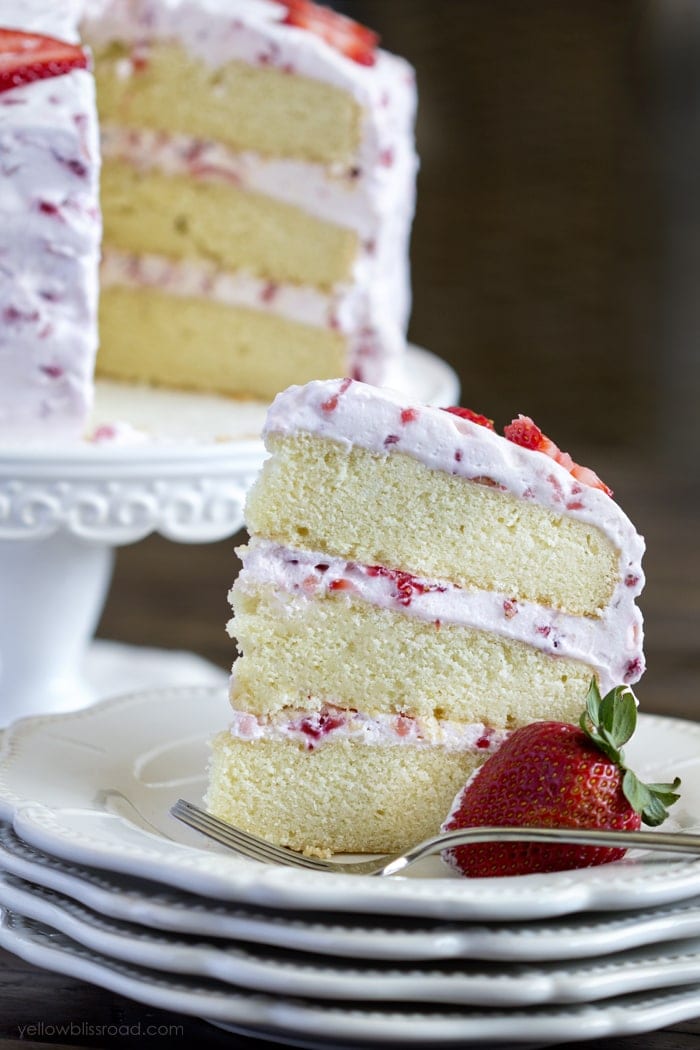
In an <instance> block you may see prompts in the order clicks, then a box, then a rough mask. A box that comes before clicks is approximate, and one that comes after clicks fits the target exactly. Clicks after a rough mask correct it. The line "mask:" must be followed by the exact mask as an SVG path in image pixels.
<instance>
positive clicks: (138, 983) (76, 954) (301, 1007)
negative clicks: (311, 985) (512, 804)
mask: <svg viewBox="0 0 700 1050" xmlns="http://www.w3.org/2000/svg"><path fill="white" fill-rule="evenodd" d="M13 917H14V918H15V919H17V918H19V920H20V925H21V924H22V918H23V917H22V916H21V914H20V913H17V912H15V911H13V910H12V909H8V908H5V907H4V906H0V945H2V946H3V947H5V948H6V949H7V950H8V951H12V952H14V954H16V955H19V956H20V957H21V958H24V959H25V960H26V961H28V962H31V963H34V964H35V965H38V966H42V967H44V968H48V969H50V970H53V971H54V972H61V973H66V974H70V975H71V976H74V977H77V978H78V979H80V980H87V981H90V982H91V983H93V984H97V985H98V986H101V987H104V988H109V989H111V990H112V991H116V992H117V993H118V994H121V995H126V996H128V997H130V998H132V999H136V1001H140V1002H145V1003H148V1004H149V1005H152V1006H157V1007H160V1008H162V1009H176V1010H177V1012H178V1013H183V1014H186V1015H189V1016H197V1017H202V1018H207V1019H210V1018H211V1019H219V1020H228V1021H229V1022H232V1023H236V1022H239V1023H250V1024H252V1025H253V1027H254V1028H255V1029H259V1030H260V1031H261V1032H262V1031H263V1030H265V1031H268V1032H270V1034H271V1035H272V1034H274V1033H275V1032H276V1031H280V1032H284V1031H287V1032H289V1033H290V1034H291V1033H295V1034H296V1035H298V1036H300V1037H301V1038H302V1039H303V1037H304V1036H307V1037H311V1038H313V1036H314V1034H316V1035H320V1036H323V1035H324V1034H325V1035H327V1032H328V1026H329V1023H331V1024H333V1031H334V1032H336V1034H337V1035H338V1036H340V1035H341V1033H342V1036H343V1037H345V1038H346V1039H347V1041H348V1043H350V1042H353V1043H356V1044H357V1045H365V1044H368V1043H371V1042H375V1043H376V1042H380V1043H381V1042H383V1041H384V1040H392V1041H394V1040H397V1039H400V1040H401V1041H402V1042H403V1044H404V1045H406V1046H412V1045H413V1046H416V1047H417V1046H420V1045H425V1040H426V1038H429V1039H430V1041H431V1043H433V1044H439V1043H443V1044H444V1045H453V1046H454V1045H455V1043H457V1042H459V1043H460V1044H461V1045H469V1044H470V1043H471V1044H472V1045H488V1044H489V1043H492V1042H495V1041H496V1040H503V1039H505V1038H510V1039H513V1038H515V1039H518V1037H519V1035H522V1034H523V1032H524V1027H525V1026H524V1022H525V1021H526V1022H527V1040H528V1042H529V1043H532V1041H533V1040H534V1041H536V1042H543V1041H544V1042H550V1043H557V1042H560V1041H561V1039H563V1038H565V1039H568V1040H570V1039H572V1038H574V1039H576V1038H578V1036H577V1034H576V1033H579V1035H580V1038H581V1039H591V1038H601V1037H604V1036H612V1035H634V1034H641V1033H643V1032H648V1031H651V1030H653V1029H655V1028H661V1027H665V1026H667V1025H669V1024H673V1023H677V1022H680V1021H683V1020H688V1019H689V1018H691V1017H694V1016H696V1015H697V1013H698V1011H699V1010H700V983H696V984H693V985H688V986H686V987H684V988H683V989H681V990H679V989H677V988H670V989H653V990H651V991H649V992H647V993H644V992H641V993H634V994H632V995H623V996H621V997H613V998H612V999H609V1000H606V1001H603V1002H596V1003H582V1004H561V1005H550V1006H535V1007H532V1008H528V1007H514V1008H513V1009H508V1010H498V1009H490V1010H489V1009H484V1008H482V1009H479V1008H478V1007H477V1008H473V1007H464V1008H462V1010H460V1008H458V1007H455V1006H449V1005H448V1006H446V1007H445V1010H444V1016H442V1017H439V1016H436V1010H435V1008H431V1014H430V1015H427V1014H425V1013H423V1014H422V1015H421V1014H418V1015H417V1016H416V1014H415V1013H413V1015H412V1016H411V1012H410V1011H409V1012H406V1011H400V1010H393V1011H389V1010H381V1009H380V1008H379V1005H378V1004H373V1005H372V1006H371V1007H370V1008H369V1009H368V1010H364V1009H361V1008H358V1007H357V1006H356V1005H353V1004H352V1003H349V1004H347V1005H345V1004H341V1003H336V1002H333V1001H328V1002H324V1003H320V1004H319V1003H313V1002H309V1001H308V1000H304V999H301V1000H297V1001H295V999H294V998H293V997H286V996H285V997H280V996H269V995H267V994H266V993H264V992H246V991H243V992H242V994H241V992H240V990H238V989H236V988H231V989H230V990H229V989H227V990H226V992H224V993H223V994H220V995H219V996H218V997H214V996H213V995H212V996H211V1001H210V1002H209V1003H206V1002H203V995H202V992H204V993H205V994H206V993H207V992H210V990H209V989H199V990H197V989H196V988H194V989H193V988H191V987H187V985H185V986H184V987H183V985H182V975H176V978H175V979H174V980H173V979H172V976H173V975H168V974H164V973H163V972H162V971H158V970H155V969H151V968H147V967H136V968H134V966H133V964H124V963H121V962H118V961H117V960H112V959H110V958H109V957H106V956H104V955H103V954H102V953H99V952H95V951H91V950H87V949H83V948H82V946H80V945H77V947H76V948H73V947H72V946H71V945H69V946H66V945H65V944H61V941H65V940H68V941H70V938H66V937H65V935H64V934H60V933H59V934H58V940H57V939H55V938H54V939H53V942H49V943H48V944H47V943H43V944H42V943H39V938H40V937H43V938H44V940H45V941H47V940H48V937H49V935H50V933H51V927H50V926H48V925H47V924H45V923H41V924H39V925H40V926H44V927H45V929H46V930H47V931H49V932H48V933H44V932H40V933H39V934H35V936H34V938H32V939H31V940H30V939H29V937H28V936H27V935H26V934H25V937H24V938H22V937H21V936H20V935H19V934H18V933H17V932H16V923H15V927H14V928H12V926H11V925H8V919H9V920H10V922H11V920H12V918H13ZM29 921H30V922H31V921H32V920H29ZM59 945H61V946H59ZM134 969H136V973H134ZM177 976H179V977H180V982H179V987H178V981H177ZM173 991H174V992H176V994H177V1005H176V1006H175V1005H174V1003H173V1002H172V1001H170V1002H168V1001H167V999H168V997H169V996H170V995H172V992H173ZM210 994H211V993H210ZM213 1006H215V1007H216V1009H211V1007H213ZM233 1008H235V1010H236V1015H235V1016H232V1010H233ZM241 1011H242V1012H244V1013H246V1014H247V1021H242V1020H241V1017H240V1012H241ZM464 1011H469V1014H471V1016H469V1014H465V1013H464ZM225 1014H228V1015H229V1016H228V1018H226V1017H225V1016H224V1015H225ZM576 1019H581V1020H582V1019H585V1024H583V1023H582V1024H580V1025H579V1026H578V1027H577V1028H575V1030H574V1031H573V1034H572V1026H571V1023H572V1021H575V1020H576ZM391 1026H395V1030H394V1031H391V1030H390V1031H389V1032H387V1031H386V1029H387V1028H391ZM467 1027H470V1028H471V1029H472V1030H471V1031H467V1030H466V1029H467ZM476 1040H479V1042H478V1043H476ZM302 1045H303V1044H302ZM334 1045H338V1044H334ZM342 1045H345V1044H342Z"/></svg>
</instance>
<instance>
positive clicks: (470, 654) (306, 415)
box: [206, 379, 644, 853]
mask: <svg viewBox="0 0 700 1050" xmlns="http://www.w3.org/2000/svg"><path fill="white" fill-rule="evenodd" d="M506 433H507V434H508V435H509V437H508V438H507V437H501V436H500V435H498V434H496V433H495V432H494V430H493V429H491V424H490V421H488V420H486V419H484V417H480V416H476V415H474V413H471V412H469V411H468V410H450V411H445V410H442V409H437V408H429V407H426V406H417V405H411V404H406V403H405V401H404V400H403V399H402V397H401V396H400V395H398V394H394V393H392V392H390V391H387V390H378V389H375V388H373V387H370V386H368V385H366V384H363V383H358V382H353V381H351V380H349V379H345V380H342V381H341V380H333V381H329V382H312V383H309V384H307V385H305V386H301V387H299V386H297V387H292V388H290V389H289V390H287V391H285V392H284V393H283V394H280V395H279V396H278V397H277V398H276V400H275V402H274V403H273V405H272V407H271V408H270V410H269V413H268V418H267V423H266V427H265V441H266V445H267V448H268V450H269V452H270V458H269V459H268V460H267V461H266V463H265V465H264V467H263V469H262V472H261V474H260V476H259V478H258V480H257V482H256V484H255V485H254V487H253V489H252V491H251V492H250V495H249V498H248V503H247V509H246V519H247V524H248V528H249V532H250V542H249V544H248V546H247V547H246V548H243V549H242V551H241V552H240V553H241V557H242V560H243V569H242V572H241V573H240V575H239V577H238V579H237V580H236V582H235V584H234V586H233V589H232V591H231V601H232V606H233V609H234V619H233V621H232V622H231V624H230V626H229V631H230V633H231V634H232V636H235V638H236V639H237V642H238V647H239V650H240V652H241V654H242V655H241V656H240V657H239V659H238V660H237V661H236V663H235V665H234V673H233V677H232V687H231V699H232V703H233V707H234V717H233V722H232V724H231V726H230V728H229V729H228V730H226V731H224V732H222V733H221V734H219V735H218V736H217V738H216V739H215V741H214V743H213V753H212V760H211V766H210V783H209V789H208V794H207V799H206V801H207V805H208V806H209V808H210V809H211V810H212V812H214V813H216V814H217V815H219V816H221V817H223V818H224V819H227V820H230V821H232V822H233V823H236V824H242V825H244V826H245V827H247V828H249V830H251V831H254V832H257V833H258V834H261V835H263V836H264V837H266V838H269V839H271V840H273V841H275V842H279V843H285V844H287V845H290V846H292V847H293V848H296V849H300V850H306V851H310V852H321V853H325V852H329V851H331V852H342V851H350V852H356V851H358V852H366V851H384V850H394V849H400V848H402V847H404V846H405V845H407V844H408V843H410V842H411V841H416V840H417V839H419V838H421V837H422V836H427V835H429V834H432V833H434V832H437V831H438V829H439V827H440V824H441V822H442V820H443V819H444V817H445V815H446V813H447V812H448V810H449V808H450V805H451V803H452V800H453V798H454V795H455V793H456V791H457V790H458V789H459V788H460V787H461V786H462V785H463V784H464V782H465V780H466V779H467V778H468V776H469V775H470V774H471V773H472V772H473V771H474V770H475V769H476V768H477V767H478V766H479V765H480V764H481V763H482V762H483V761H484V760H485V758H486V757H487V756H488V755H489V754H490V753H491V752H493V751H494V750H495V749H496V748H497V747H498V746H499V744H500V743H501V742H502V741H503V739H504V738H505V736H506V734H508V732H509V731H511V730H512V729H514V728H515V727H517V726H520V725H524V724H527V723H529V722H532V721H536V720H540V719H556V720H559V721H575V720H577V718H578V715H579V713H580V710H581V706H582V702H583V698H585V695H586V692H587V689H588V685H589V683H590V680H591V678H592V677H595V678H596V679H597V680H598V683H599V685H600V688H601V690H602V691H607V690H608V689H609V688H611V687H612V686H613V685H614V684H617V683H622V682H627V683H633V682H635V681H637V680H638V679H639V677H640V676H641V674H642V672H643V669H644V660H643V654H642V619H641V615H640V613H639V610H638V608H637V606H636V598H637V596H638V595H639V593H640V591H641V589H642V587H643V583H644V578H643V574H642V569H641V558H642V554H643V549H644V544H643V541H642V539H641V537H640V536H638V535H637V533H636V531H635V529H634V527H633V526H632V524H631V522H630V521H629V519H628V518H627V517H626V516H625V514H624V513H623V511H622V510H621V509H620V507H619V506H618V505H617V504H616V503H615V502H614V500H613V499H612V496H611V494H610V492H609V490H608V489H607V488H606V486H605V485H604V484H603V483H602V482H601V481H600V480H599V479H598V478H597V476H596V475H595V474H594V473H593V472H592V471H590V470H588V469H586V468H582V467H578V466H577V465H576V464H575V463H574V462H573V461H572V460H571V458H570V457H569V456H567V455H566V454H565V453H562V452H560V451H559V449H557V447H556V446H555V445H554V444H553V443H552V442H551V441H548V439H546V438H545V437H544V435H542V434H541V432H540V431H539V430H538V429H537V428H536V427H535V425H534V424H533V423H532V422H531V421H530V420H528V419H527V418H525V417H521V418H520V419H519V420H516V421H514V423H513V424H511V426H510V427H508V428H506Z"/></svg>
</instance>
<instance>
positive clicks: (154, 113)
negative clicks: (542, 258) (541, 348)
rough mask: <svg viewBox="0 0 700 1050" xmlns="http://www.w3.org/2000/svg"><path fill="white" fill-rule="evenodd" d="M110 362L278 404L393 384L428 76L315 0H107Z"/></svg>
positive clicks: (88, 29)
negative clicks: (297, 391) (419, 114)
mask: <svg viewBox="0 0 700 1050" xmlns="http://www.w3.org/2000/svg"><path fill="white" fill-rule="evenodd" d="M83 31H84V34H85V36H86V39H88V40H89V41H90V43H91V44H92V47H93V49H94V53H95V67H96V77H97V85H98V107H99V111H100V122H101V135H102V149H103V177H102V207H103V213H104V246H103V264H102V272H101V298H100V344H101V345H100V353H99V358H98V369H99V373H100V374H102V375H104V376H108V377H113V378H116V379H122V380H126V381H133V380H137V381H144V382H147V383H154V384H161V385H166V386H172V387H181V388H186V389H193V390H207V391H213V392H220V393H223V394H230V395H243V396H254V397H257V398H262V399H264V400H270V399H271V398H272V397H273V395H274V394H275V393H276V392H277V391H279V390H280V389H282V388H284V387H286V386H287V385H289V384H290V383H292V382H295V383H299V382H305V381H306V380H307V379H311V378H324V377H331V376H336V375H353V376H356V377H359V378H363V379H365V380H368V381H370V382H376V383H383V382H386V381H387V380H388V379H390V377H391V375H392V374H393V369H394V368H395V366H396V363H397V361H398V360H400V355H401V351H402V350H403V349H404V346H405V331H406V324H407V318H408V311H409V300H410V296H409V278H408V238H409V230H410V224H411V220H412V215H413V205H414V183H415V171H416V158H415V152H414V144H413V122H414V110H415V83H414V75H413V71H412V69H411V68H410V67H409V66H408V64H407V63H406V62H404V61H403V60H401V59H399V58H396V57H394V56H393V55H389V54H387V53H386V52H384V51H381V50H379V49H378V48H377V46H376V37H375V35H374V34H372V33H371V32H370V31H369V30H366V29H364V28H363V27H361V26H359V25H357V23H355V22H352V21H351V20H349V19H346V18H344V17H342V16H340V15H338V14H336V13H334V12H332V11H331V10H330V9H328V8H322V7H318V6H317V5H315V4H312V3H310V2H309V0H284V2H282V0H280V2H277V0H87V9H86V18H85V20H84V22H83Z"/></svg>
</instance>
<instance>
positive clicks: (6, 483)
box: [0, 347, 459, 725]
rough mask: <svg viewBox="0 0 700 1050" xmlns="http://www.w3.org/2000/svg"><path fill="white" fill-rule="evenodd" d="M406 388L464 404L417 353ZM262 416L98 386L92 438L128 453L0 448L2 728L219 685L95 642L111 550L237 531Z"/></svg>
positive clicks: (439, 365) (254, 468)
mask: <svg viewBox="0 0 700 1050" xmlns="http://www.w3.org/2000/svg"><path fill="white" fill-rule="evenodd" d="M401 385H402V388H403V390H404V392H405V393H406V394H407V395H408V396H409V397H415V399H416V400H419V401H429V402H432V403H433V404H443V405H448V404H455V403H456V402H457V401H458V397H459V383H458V381H457V377H456V375H455V374H454V372H453V371H452V370H451V369H450V368H449V366H447V365H446V364H445V363H444V362H443V361H441V360H440V359H439V358H436V357H435V356H433V355H432V354H429V353H428V352H427V351H424V350H420V349H418V348H414V347H412V348H411V349H410V350H409V357H408V367H407V369H406V379H405V382H403V383H402V384H401ZM265 410H266V406H265V405H263V404H256V403H242V402H241V403H238V402H232V401H230V400H228V399H224V398H215V397H206V396H198V395H189V394H181V393H174V392H166V391H152V390H141V391H137V392H136V394H135V392H134V390H133V388H123V387H120V386H119V385H117V384H107V383H100V384H98V388H97V396H96V407H95V413H94V419H93V424H94V425H110V421H111V420H115V419H119V420H125V419H126V420H128V421H129V423H130V424H131V425H132V426H133V427H134V428H136V429H135V432H134V433H132V434H131V435H130V437H131V439H132V440H130V439H129V437H127V439H125V440H124V441H119V440H117V441H106V442H100V443H87V442H86V443H81V444H74V445H71V446H68V445H66V446H63V447H46V446H43V447H40V446H36V447H30V448H19V447H9V446H7V447H4V448H0V725H6V724H9V723H10V722H11V721H13V720H14V719H16V718H19V717H22V716H25V715H31V714H36V713H39V712H54V711H65V710H72V709H75V708H79V707H83V706H85V705H86V704H88V703H91V702H93V701H94V700H96V699H99V698H101V697H102V696H104V695H108V694H109V693H110V692H118V691H129V690H130V689H132V688H140V687H145V686H150V685H154V684H168V683H169V682H170V681H172V679H173V677H174V676H176V675H183V674H189V675H190V678H189V679H188V681H190V680H192V679H191V676H192V675H194V676H195V677H196V678H197V680H200V681H201V680H214V679H216V680H219V679H221V680H223V679H224V678H225V675H224V674H223V672H221V671H219V670H217V669H214V668H213V667H211V665H208V664H206V663H205V662H204V661H198V660H197V658H195V657H192V655H191V654H182V653H180V654H177V653H176V654H166V653H164V652H159V651H154V650H145V651H141V650H138V649H137V650H135V651H134V650H133V649H132V647H126V646H117V645H115V643H105V642H103V643H99V642H93V641H92V638H93V633H94V630H95V626H96V624H97V622H98V620H99V617H100V614H101V611H102V608H103V605H104V601H105V598H106V596H107V590H108V587H109V583H110V579H111V573H112V566H113V561H114V550H115V548H116V547H118V546H121V545H123V544H127V543H136V542H138V541H139V540H141V539H143V538H144V537H146V536H148V535H149V534H150V533H153V532H158V533H160V534H161V535H163V536H165V537H166V538H168V539H170V540H174V541H175V542H177V543H209V542H213V541H215V540H221V539H225V538H226V537H228V536H232V535H234V534H235V533H236V532H238V531H239V530H240V529H241V528H242V526H243V508H244V503H245V496H246V492H247V490H248V488H249V486H250V484H251V483H252V481H253V479H254V478H255V476H256V474H257V472H258V470H259V468H260V465H261V464H262V462H263V459H264V456H265V452H264V448H263V444H262V441H261V440H260V438H259V434H260V430H261V428H262V423H263V420H264V416H265ZM228 582H230V581H222V587H224V588H225V587H227V586H228ZM180 680H182V678H181V679H180Z"/></svg>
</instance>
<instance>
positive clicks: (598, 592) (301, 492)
mask: <svg viewBox="0 0 700 1050" xmlns="http://www.w3.org/2000/svg"><path fill="white" fill-rule="evenodd" d="M267 445H268V449H269V451H270V452H271V453H272V456H271V458H270V459H268V460H267V461H266V462H265V464H264V466H263V470H262V472H261V474H260V475H259V477H258V480H257V481H256V483H255V485H254V486H253V489H252V490H251V492H250V493H249V496H248V501H247V507H246V520H247V523H248V528H249V530H250V531H251V532H253V533H257V534H259V535H263V536H267V537H270V538H272V539H274V540H276V541H277V542H279V543H283V544H287V545H289V546H291V547H301V548H304V549H309V550H317V551H323V552H326V553H330V554H338V555H341V556H343V557H347V558H348V559H352V560H354V561H358V562H362V563H363V564H366V565H389V566H391V567H392V568H396V569H402V570H404V571H406V572H410V573H414V574H416V575H423V576H427V577H432V578H435V579H445V580H449V581H451V582H452V583H455V584H457V585H458V586H460V587H467V588H483V589H486V590H496V591H500V592H502V593H504V594H507V595H509V596H510V597H512V598H514V599H516V600H526V601H532V602H537V603H538V604H540V605H545V606H553V607H555V608H559V609H561V610H563V611H565V612H568V613H571V614H573V615H581V616H584V615H585V616H598V615H600V613H601V611H602V609H603V608H604V607H605V605H606V603H607V602H608V600H609V599H610V597H611V595H612V593H613V590H614V588H615V585H616V584H617V582H618V579H619V551H618V550H617V549H616V547H615V546H614V545H613V544H612V542H611V541H610V540H609V539H608V537H607V536H605V535H604V534H603V533H602V532H601V531H600V530H599V529H597V528H596V527H595V526H593V525H590V524H588V523H587V522H584V521H581V520H577V519H575V518H573V517H569V516H566V515H563V514H557V513H555V512H553V511H551V510H549V509H548V508H546V507H543V506H541V505H538V504H535V503H530V502H526V501H525V500H520V499H516V498H515V497H513V496H511V495H510V494H509V493H505V492H501V491H498V489H496V488H494V487H492V486H491V485H489V484H487V483H484V482H482V483H475V482H473V481H471V482H470V481H466V480H465V479H464V478H461V477H456V476H453V475H450V474H447V473H446V472H444V471H439V470H433V469H431V468H429V467H426V466H425V465H424V464H422V463H420V462H419V461H418V460H416V459H414V458H413V457H411V456H408V455H406V454H404V453H401V452H392V453H391V454H386V455H379V454H377V453H374V452H371V451H369V450H366V449H363V448H360V447H358V446H353V447H352V448H349V449H348V448H347V447H346V446H345V445H344V444H341V443H340V442H337V441H331V440H326V439H324V438H320V437H317V436H315V435H311V434H307V433H298V434H295V435H292V436H281V435H277V434H270V435H268V438H267Z"/></svg>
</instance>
